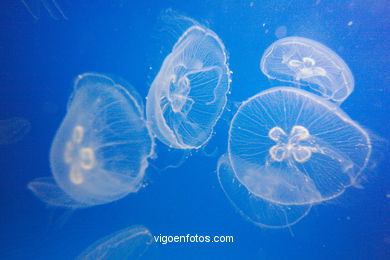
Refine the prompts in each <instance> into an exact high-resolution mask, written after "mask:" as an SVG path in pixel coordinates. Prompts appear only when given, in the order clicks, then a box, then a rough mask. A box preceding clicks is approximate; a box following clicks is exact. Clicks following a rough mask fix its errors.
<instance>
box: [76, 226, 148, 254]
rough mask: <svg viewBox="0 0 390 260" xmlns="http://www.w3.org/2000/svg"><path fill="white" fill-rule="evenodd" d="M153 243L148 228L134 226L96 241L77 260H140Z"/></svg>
mask: <svg viewBox="0 0 390 260" xmlns="http://www.w3.org/2000/svg"><path fill="white" fill-rule="evenodd" d="M152 243H153V236H152V234H151V233H150V231H149V230H148V229H147V228H145V227H143V226H132V227H129V228H125V229H123V230H120V231H118V232H115V233H114V234H110V235H108V236H106V237H104V238H102V239H100V240H98V241H96V242H95V243H93V244H92V245H91V246H89V247H88V248H87V249H85V250H84V251H83V252H82V253H81V254H80V255H79V256H78V257H76V259H78V260H88V259H102V260H103V259H140V258H141V257H142V256H143V255H144V253H145V252H146V251H147V250H148V248H149V246H150V245H151V244H152Z"/></svg>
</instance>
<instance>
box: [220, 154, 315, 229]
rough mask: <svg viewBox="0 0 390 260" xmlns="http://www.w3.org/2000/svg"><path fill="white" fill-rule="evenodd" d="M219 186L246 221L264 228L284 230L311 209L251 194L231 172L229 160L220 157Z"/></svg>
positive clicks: (226, 157) (306, 206) (306, 205)
mask: <svg viewBox="0 0 390 260" xmlns="http://www.w3.org/2000/svg"><path fill="white" fill-rule="evenodd" d="M217 174H218V180H219V184H220V186H221V188H222V190H223V191H224V193H225V195H226V197H227V198H228V199H229V201H230V202H231V204H232V205H233V206H234V208H235V209H236V210H237V211H238V212H239V213H240V214H241V215H242V216H243V217H244V218H245V219H247V220H248V221H250V222H252V223H254V224H255V225H257V226H260V227H264V228H286V227H290V226H292V225H294V224H296V223H298V222H299V221H300V220H301V219H303V218H304V217H305V216H306V215H307V214H308V213H309V212H310V209H311V207H312V204H305V205H284V204H279V203H274V202H270V201H268V200H266V199H263V198H261V197H259V196H257V195H256V194H253V193H251V192H250V191H249V190H248V189H247V188H246V187H245V185H243V184H241V183H240V181H239V180H238V179H237V177H236V175H235V173H234V172H233V170H232V168H231V165H230V162H229V158H228V156H227V155H222V156H221V157H220V159H219V160H218V168H217Z"/></svg>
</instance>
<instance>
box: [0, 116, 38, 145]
mask: <svg viewBox="0 0 390 260" xmlns="http://www.w3.org/2000/svg"><path fill="white" fill-rule="evenodd" d="M30 129H31V124H30V122H29V121H27V120H26V119H24V118H20V117H13V118H10V119H5V120H0V144H14V143H17V142H19V141H20V140H21V139H23V137H24V136H25V135H26V134H27V133H28V132H30Z"/></svg>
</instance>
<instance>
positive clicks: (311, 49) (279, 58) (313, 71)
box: [260, 37, 354, 103]
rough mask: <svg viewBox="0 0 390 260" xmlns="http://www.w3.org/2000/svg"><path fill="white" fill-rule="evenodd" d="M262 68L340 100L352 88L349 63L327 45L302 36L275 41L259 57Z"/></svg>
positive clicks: (269, 72) (264, 71)
mask: <svg viewBox="0 0 390 260" xmlns="http://www.w3.org/2000/svg"><path fill="white" fill-rule="evenodd" d="M260 67H261V71H262V72H263V73H264V74H265V75H266V76H267V77H268V78H270V79H276V80H280V81H285V82H292V83H297V84H299V85H300V86H305V85H307V87H308V88H307V89H308V90H311V91H312V92H314V93H316V94H319V95H321V96H323V97H324V98H326V99H329V100H331V101H333V102H335V103H342V102H343V101H344V100H345V99H346V98H347V97H348V96H349V95H350V94H351V93H352V91H353V89H354V79H353V76H352V73H351V71H350V69H349V67H348V65H347V64H346V63H345V62H344V61H343V59H342V58H340V57H339V56H338V55H337V54H336V53H335V52H333V51H332V50H331V49H329V48H328V47H326V46H324V45H322V44H321V43H318V42H316V41H313V40H309V39H306V38H302V37H287V38H283V39H280V40H278V41H276V42H274V43H273V44H272V45H271V46H270V47H268V49H266V51H265V52H264V54H263V57H262V58H261V64H260Z"/></svg>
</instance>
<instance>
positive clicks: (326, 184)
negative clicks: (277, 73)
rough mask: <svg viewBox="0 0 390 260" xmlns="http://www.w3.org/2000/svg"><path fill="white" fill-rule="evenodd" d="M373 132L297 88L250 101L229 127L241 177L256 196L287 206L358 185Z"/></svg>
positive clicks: (231, 153) (232, 153) (333, 195)
mask: <svg viewBox="0 0 390 260" xmlns="http://www.w3.org/2000/svg"><path fill="white" fill-rule="evenodd" d="M371 147H372V145H371V140H370V137H369V135H368V134H367V133H366V131H364V130H363V129H362V127H360V126H359V125H358V124H357V123H356V122H354V121H353V120H351V119H350V118H349V117H348V115H347V114H345V113H344V112H343V111H342V110H341V109H340V108H339V107H338V106H337V105H336V104H334V103H332V102H329V101H326V100H325V99H323V98H321V97H319V96H317V95H314V94H311V93H309V92H307V91H305V90H301V89H298V88H293V87H276V88H271V89H269V90H266V91H263V92H260V93H259V94H257V95H255V96H253V97H251V98H249V99H248V100H246V101H244V102H243V103H242V105H241V106H240V107H239V109H238V111H237V113H236V114H235V116H234V117H233V120H232V122H231V125H230V129H229V139H228V156H229V161H230V163H231V167H232V169H233V171H234V173H235V176H236V177H237V179H238V180H239V181H240V183H241V184H243V185H245V187H246V188H247V189H248V190H249V191H250V192H251V193H252V194H254V195H256V196H258V197H260V198H262V199H266V200H268V201H269V202H273V203H277V204H284V205H305V204H314V203H320V202H323V201H326V200H330V199H332V198H336V197H338V196H339V195H341V194H342V193H343V192H344V191H345V190H346V189H347V188H348V187H350V186H356V185H357V184H358V183H357V182H358V179H359V176H360V175H361V173H362V172H363V171H364V169H365V168H366V166H367V164H368V161H369V159H370V155H371Z"/></svg>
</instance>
